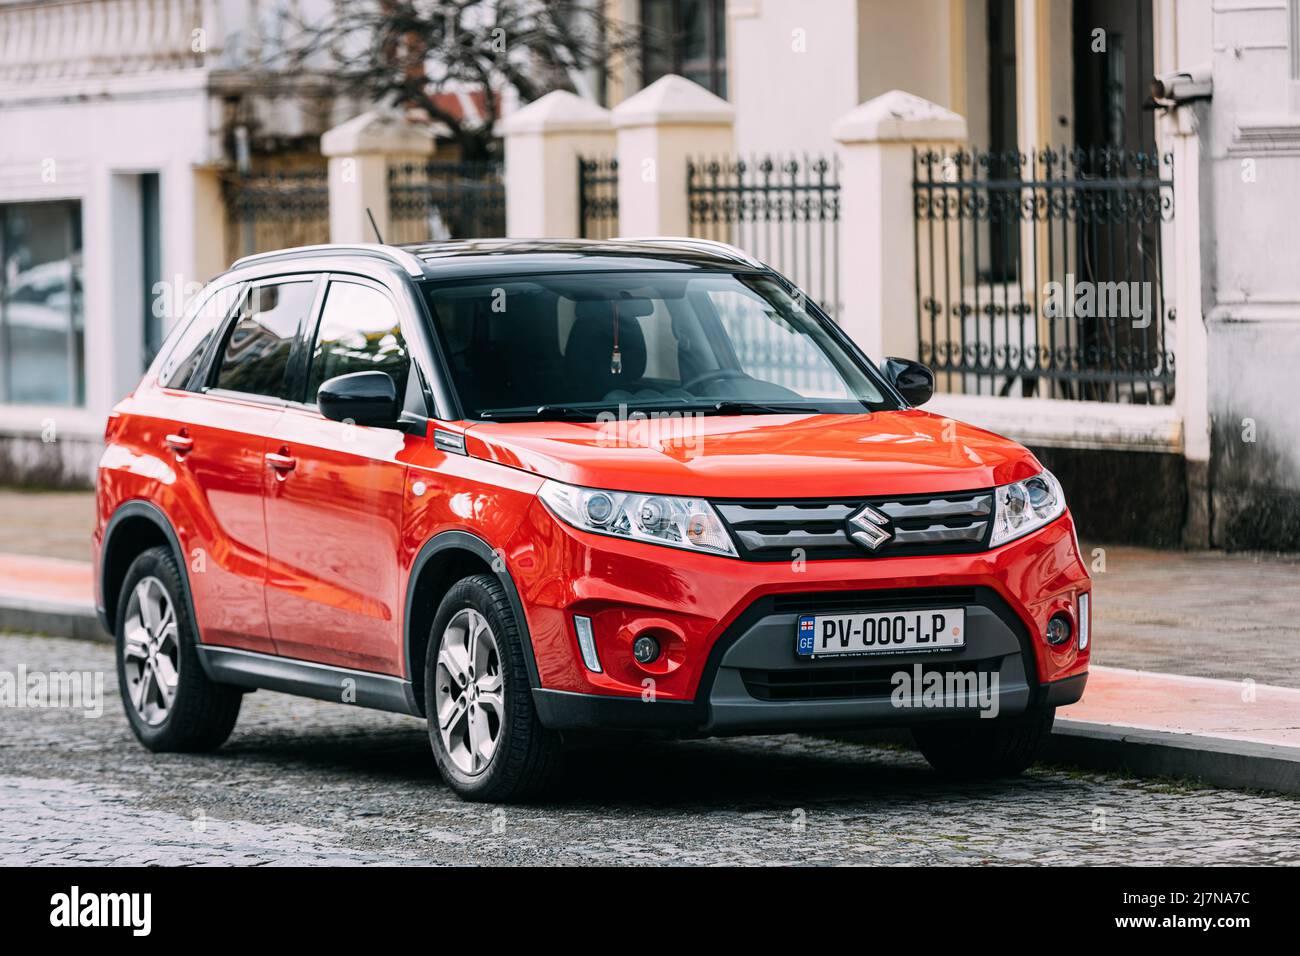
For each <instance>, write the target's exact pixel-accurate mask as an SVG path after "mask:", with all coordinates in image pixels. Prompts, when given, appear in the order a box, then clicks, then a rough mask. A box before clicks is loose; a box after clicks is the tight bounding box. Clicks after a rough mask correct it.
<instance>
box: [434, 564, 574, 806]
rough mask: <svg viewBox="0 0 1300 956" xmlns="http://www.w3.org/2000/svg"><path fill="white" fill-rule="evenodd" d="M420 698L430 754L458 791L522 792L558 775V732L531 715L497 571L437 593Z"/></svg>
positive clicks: (544, 786)
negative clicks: (440, 594) (438, 601)
mask: <svg viewBox="0 0 1300 956" xmlns="http://www.w3.org/2000/svg"><path fill="white" fill-rule="evenodd" d="M485 630H486V633H485ZM471 648H472V651H471ZM457 671H459V676H458V674H457ZM424 706H425V713H426V714H428V715H429V742H430V744H431V745H432V747H433V758H434V761H435V762H436V763H437V765H438V770H439V772H441V774H442V776H443V779H444V780H446V781H447V784H448V786H450V787H451V788H452V790H454V791H455V792H456V793H457V794H458V795H459V796H460V797H461V798H462V799H465V800H473V801H491V802H514V801H521V800H527V799H531V798H535V797H538V796H541V795H543V794H544V793H546V792H548V791H549V790H550V789H552V787H553V785H554V783H555V782H556V781H557V780H558V778H559V775H560V770H561V763H562V757H563V748H562V746H561V743H560V739H559V735H558V734H557V733H555V732H554V731H551V730H547V729H546V728H545V727H543V726H542V723H541V721H540V720H538V718H537V710H536V708H535V707H534V706H533V695H532V690H531V687H530V685H529V680H528V669H527V666H526V665H525V662H524V649H523V643H522V636H521V634H520V632H519V627H518V624H517V622H516V620H515V614H514V610H513V609H512V608H511V606H510V601H509V599H508V598H507V597H506V592H505V589H504V588H502V586H501V583H500V582H499V581H498V580H497V579H496V578H495V577H492V576H491V575H488V574H476V575H473V576H471V577H467V578H462V579H461V580H460V581H458V582H456V583H455V584H454V585H452V587H451V590H449V591H448V592H447V595H446V597H444V598H443V599H442V604H441V605H439V607H438V613H437V614H436V615H435V616H434V621H433V628H432V631H431V633H430V636H429V644H428V651H427V652H426V655H425V665H424ZM444 728H445V731H444ZM493 731H495V736H493Z"/></svg>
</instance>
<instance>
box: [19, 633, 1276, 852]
mask: <svg viewBox="0 0 1300 956" xmlns="http://www.w3.org/2000/svg"><path fill="white" fill-rule="evenodd" d="M20 666H25V667H26V669H27V671H28V673H29V674H30V673H48V672H51V671H64V672H66V671H89V672H92V673H102V674H103V680H104V695H105V700H104V701H103V712H102V715H100V716H85V715H84V713H83V711H81V710H74V709H69V708H58V709H33V708H28V707H4V708H3V709H0V864H30V863H96V864H103V863H111V864H150V863H154V864H182V863H234V864H250V865H264V864H386V863H419V864H433V863H454V864H474V863H502V864H548V863H549V864H581V863H606V864H617V863H644V864H660V863H676V864H691V865H700V864H768V863H790V864H835V863H863V864H879V863H898V864H918V863H936V864H943V863H947V864H978V863H1094V864H1103V863H1112V864H1137V865H1153V866H1154V865H1171V864H1215V863H1245V864H1251V863H1262V864H1273V863H1291V864H1295V863H1298V862H1300V800H1296V799H1293V798H1288V797H1282V796H1272V795H1259V794H1247V793H1240V792H1235V791H1227V790H1216V789H1208V788H1193V787H1189V786H1184V785H1181V784H1173V783H1167V782H1153V781H1138V780H1131V779H1124V778H1121V777H1115V776H1107V775H1100V774H1094V773H1074V772H1067V771H1062V770H1049V769H1035V770H1033V771H1031V772H1030V773H1028V774H1027V775H1026V776H1024V777H1023V778H1022V779H1020V780H1016V781H1011V782H996V783H981V784H963V785H955V784H952V783H949V782H945V781H943V780H941V779H940V778H938V777H937V776H936V775H934V774H933V773H932V772H931V771H930V770H929V769H928V768H927V766H926V765H925V763H924V761H922V760H921V759H920V758H919V757H918V756H916V755H915V754H912V753H909V752H904V751H898V750H889V749H882V748H875V747H868V746H861V745H857V744H849V743H841V742H833V741H826V740H820V739H815V738H808V737H797V736H783V737H771V738H757V737H747V738H738V739H732V740H725V741H722V740H718V741H700V742H687V743H672V744H656V745H646V746H640V747H629V748H626V749H622V750H617V751H603V752H593V753H587V754H583V755H581V756H580V757H579V759H577V760H576V761H575V762H574V766H573V767H572V768H571V772H570V776H569V785H568V792H567V793H566V794H565V795H564V796H563V797H562V798H557V799H555V800H553V801H552V802H549V803H546V804H543V805H536V806H528V807H515V806H510V807H492V806H484V805H474V804H466V803H462V802H460V801H459V800H458V799H457V798H456V797H455V796H454V795H453V794H451V792H450V791H448V790H447V788H446V787H445V786H443V784H442V783H441V781H440V780H439V778H438V776H437V774H436V772H435V770H434V768H433V763H432V759H431V758H430V756H429V752H428V743H427V739H426V737H425V735H424V727H423V724H422V723H421V722H419V721H416V720H414V719H411V718H408V717H401V716H397V715H389V714H381V713H376V712H370V711H363V710H357V709H353V708H348V707H344V706H341V705H338V704H325V703H317V702H314V701H305V700H298V699H295V698H292V697H286V696H283V695H279V694H272V693H268V692H263V691H259V692H258V693H256V694H252V695H249V696H248V697H247V698H246V699H245V702H244V709H243V712H242V714H241V717H240V722H239V725H238V727H237V728H236V731H235V733H234V735H233V736H232V738H231V740H230V742H229V743H227V744H226V746H225V747H223V748H222V749H221V750H220V751H218V752H217V753H214V754H209V755H203V756H181V755H158V756H155V755H151V754H149V753H148V752H146V751H145V750H143V749H142V748H140V747H139V746H138V745H137V744H136V742H135V739H134V738H133V737H132V735H131V732H130V730H129V728H128V726H127V723H126V718H125V717H124V716H123V714H122V711H121V704H120V702H119V700H118V698H117V692H116V688H115V681H114V675H113V672H112V660H111V651H110V649H109V648H108V647H106V646H105V645H102V644H93V643H87V642H79V641H69V640H61V639H55V638H40V637H24V636H17V635H0V679H2V678H3V675H4V674H5V673H8V674H10V675H16V674H17V671H18V668H19V667H20ZM93 709H94V708H93V705H92V707H91V710H92V712H93Z"/></svg>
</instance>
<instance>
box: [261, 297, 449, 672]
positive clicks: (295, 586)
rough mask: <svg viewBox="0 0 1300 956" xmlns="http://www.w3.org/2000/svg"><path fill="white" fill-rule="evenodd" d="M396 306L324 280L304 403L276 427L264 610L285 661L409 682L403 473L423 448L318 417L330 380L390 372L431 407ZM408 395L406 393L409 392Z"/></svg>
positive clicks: (398, 434)
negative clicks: (410, 455)
mask: <svg viewBox="0 0 1300 956" xmlns="http://www.w3.org/2000/svg"><path fill="white" fill-rule="evenodd" d="M400 316H401V309H400V308H399V301H398V300H397V299H396V298H395V297H394V296H393V294H392V293H391V292H390V291H389V290H388V289H386V288H385V287H384V286H383V285H380V284H378V283H375V282H372V281H369V280H366V279H362V278H359V277H355V276H343V275H334V276H330V277H329V279H328V285H327V287H326V290H325V295H324V299H323V302H322V304H321V308H320V313H319V318H318V320H317V322H316V325H315V328H314V330H313V331H312V333H311V335H310V336H309V337H307V348H306V351H305V356H304V361H303V374H302V378H303V385H302V389H301V395H300V397H301V399H302V401H298V402H291V403H290V404H289V406H288V407H287V408H286V410H285V413H284V415H283V416H282V417H281V418H280V419H279V420H278V421H277V422H276V423H275V428H274V431H273V437H272V441H271V443H270V451H271V452H272V453H273V454H275V455H278V456H280V462H281V463H280V465H279V467H278V468H276V469H274V472H273V477H272V478H271V479H270V484H269V487H268V490H267V496H266V527H267V545H268V549H269V555H270V562H269V565H268V578H267V590H266V601H267V612H268V615H269V617H270V622H271V634H272V636H273V638H274V640H275V644H276V647H277V648H278V650H279V652H280V653H281V654H284V655H286V656H289V657H294V658H299V659H301V660H307V661H313V662H317V663H322V664H331V665H334V666H339V667H348V668H353V669H357V670H367V671H375V672H379V673H386V674H397V675H400V674H402V668H403V654H402V646H403V645H402V613H403V605H404V594H403V590H402V577H401V573H400V560H399V548H400V543H401V542H400V538H401V533H402V513H403V497H404V489H405V480H406V465H405V464H404V462H403V453H404V450H405V449H406V448H407V444H408V442H410V441H413V440H415V439H412V438H409V437H408V436H407V435H406V434H405V433H403V432H402V431H399V430H397V429H393V428H377V427H367V426H362V425H356V424H352V423H350V422H338V421H331V420H329V419H327V418H325V417H324V416H322V415H321V414H320V412H319V411H318V410H317V408H316V401H315V396H316V391H317V389H318V388H319V387H320V385H321V383H322V382H324V381H325V380H326V379H329V378H333V377H334V376H336V375H343V374H347V373H350V372H357V371H367V370H375V369H378V370H382V371H385V372H388V373H389V374H390V375H392V376H393V378H394V380H395V382H396V384H397V387H398V389H399V392H398V394H410V395H411V399H410V401H412V402H418V403H419V406H420V408H421V409H422V408H423V402H424V397H423V391H422V389H420V388H419V384H418V381H417V378H416V376H417V373H416V372H415V371H414V370H413V369H412V363H411V356H410V350H409V349H408V347H407V343H406V339H405V337H404V335H403V333H402V324H401V319H400ZM404 390H405V391H404Z"/></svg>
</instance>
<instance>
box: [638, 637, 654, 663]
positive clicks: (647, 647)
mask: <svg viewBox="0 0 1300 956" xmlns="http://www.w3.org/2000/svg"><path fill="white" fill-rule="evenodd" d="M632 656H633V657H635V658H636V659H637V663H638V664H652V663H654V661H655V660H656V659H657V658H658V657H659V642H658V641H656V640H655V639H654V638H653V637H651V636H650V635H649V634H642V635H641V636H640V637H638V638H637V639H636V640H635V641H633V642H632Z"/></svg>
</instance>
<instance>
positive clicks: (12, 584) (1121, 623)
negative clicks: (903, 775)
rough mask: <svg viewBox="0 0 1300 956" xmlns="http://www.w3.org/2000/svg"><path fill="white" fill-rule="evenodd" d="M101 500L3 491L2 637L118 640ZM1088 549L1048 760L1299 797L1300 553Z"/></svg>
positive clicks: (0, 495)
mask: <svg viewBox="0 0 1300 956" xmlns="http://www.w3.org/2000/svg"><path fill="white" fill-rule="evenodd" d="M88 497H89V496H88V495H80V496H78V494H77V493H71V494H67V495H57V496H47V495H40V494H26V493H21V492H2V491H0V513H3V514H4V521H0V630H12V631H22V632H34V633H47V634H55V635H62V636H69V637H79V638H87V639H98V640H105V641H106V640H108V639H109V638H108V635H106V634H104V633H103V632H102V630H101V629H100V627H99V623H98V621H97V620H96V618H95V612H94V607H93V602H92V593H93V588H92V582H91V569H90V564H89V562H87V561H77V560H71V559H70V557H69V555H75V554H76V553H77V552H78V551H79V550H80V549H81V547H83V545H82V544H80V543H78V540H80V541H81V542H85V545H84V546H85V548H86V550H89V547H88V539H89V517H90V515H91V514H92V513H93V512H92V511H91V510H90V508H89V507H88V505H87V499H88ZM42 535H44V537H42ZM43 542H44V546H43V544H42V543H43ZM17 551H23V552H28V553H13V552H17ZM42 551H44V553H40V552H42ZM5 552H9V553H5ZM32 552H36V553H32ZM1084 554H1085V558H1086V559H1087V560H1089V561H1090V562H1091V563H1092V564H1093V568H1092V573H1093V584H1094V589H1095V590H1094V594H1095V597H1094V602H1093V604H1094V609H1095V610H1094V615H1095V621H1094V629H1093V630H1094V641H1093V647H1094V651H1093V670H1092V676H1091V678H1090V680H1089V684H1088V690H1087V693H1086V694H1085V695H1084V699H1083V701H1082V702H1081V703H1079V704H1077V705H1074V706H1072V707H1068V708H1064V709H1062V710H1061V711H1060V713H1059V717H1058V720H1057V726H1056V728H1055V731H1054V733H1053V741H1052V746H1051V748H1050V751H1049V756H1050V757H1051V758H1052V759H1054V760H1057V761H1061V762H1065V763H1072V764H1077V765H1081V766H1088V767H1093V768H1097V769H1108V770H1113V769H1122V770H1128V771H1131V772H1133V773H1136V774H1140V775H1153V776H1185V777H1193V778H1198V779H1201V780H1204V781H1205V782H1207V783H1211V784H1215V785H1218V786H1230V787H1239V788H1240V787H1244V788H1258V789H1268V790H1280V791H1284V792H1288V793H1300V616H1298V615H1297V614H1296V609H1297V608H1300V557H1295V556H1262V555H1226V554H1222V553H1219V552H1166V551H1152V550H1147V549H1141V548H1128V547H1106V548H1105V549H1104V551H1103V550H1094V548H1092V547H1090V546H1087V545H1085V546H1084ZM907 739H910V737H909V738H907Z"/></svg>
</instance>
